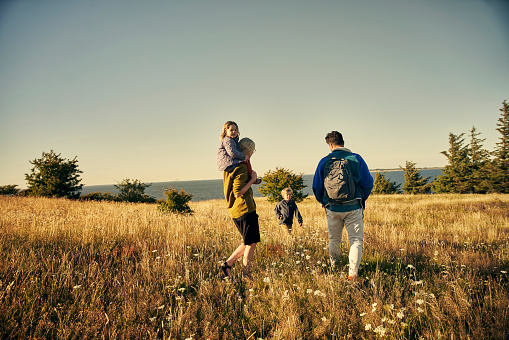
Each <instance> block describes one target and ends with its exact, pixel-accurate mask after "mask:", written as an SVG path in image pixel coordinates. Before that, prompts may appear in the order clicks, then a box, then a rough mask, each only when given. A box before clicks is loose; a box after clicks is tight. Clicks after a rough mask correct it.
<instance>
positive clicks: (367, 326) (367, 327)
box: [364, 323, 371, 331]
mask: <svg viewBox="0 0 509 340" xmlns="http://www.w3.org/2000/svg"><path fill="white" fill-rule="evenodd" d="M364 329H365V330H367V331H369V330H370V329H371V324H370V323H368V324H366V326H364Z"/></svg>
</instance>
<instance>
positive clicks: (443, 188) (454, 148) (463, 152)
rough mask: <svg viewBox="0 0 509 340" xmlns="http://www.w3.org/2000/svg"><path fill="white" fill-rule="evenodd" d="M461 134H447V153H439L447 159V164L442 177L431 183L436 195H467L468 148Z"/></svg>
mask: <svg viewBox="0 0 509 340" xmlns="http://www.w3.org/2000/svg"><path fill="white" fill-rule="evenodd" d="M463 135H464V134H463V133H462V134H460V135H455V134H453V133H449V151H442V152H441V153H442V154H443V155H444V156H445V157H447V159H448V160H449V164H447V165H446V166H445V168H444V170H443V171H442V173H443V174H442V175H440V176H438V178H437V179H436V180H435V181H434V182H433V183H434V189H435V191H436V192H437V193H467V192H469V186H468V183H467V179H468V176H469V158H468V152H469V151H468V148H467V147H466V146H464V142H465V140H464V139H463Z"/></svg>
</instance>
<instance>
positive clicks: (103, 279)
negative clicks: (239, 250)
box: [0, 195, 509, 340]
mask: <svg viewBox="0 0 509 340" xmlns="http://www.w3.org/2000/svg"><path fill="white" fill-rule="evenodd" d="M256 202H257V211H258V214H259V216H260V225H261V233H262V241H261V243H260V244H259V245H258V247H257V249H256V254H255V262H254V266H253V275H252V281H250V282H243V281H242V280H240V279H239V275H240V273H241V261H239V262H238V263H237V264H236V265H235V266H234V267H233V269H232V278H231V279H229V280H225V279H223V277H222V276H221V275H220V274H219V270H218V268H219V265H220V263H222V262H223V261H224V260H225V259H226V258H227V257H228V256H229V255H230V253H231V252H232V251H233V250H234V249H235V248H236V247H237V246H238V244H239V243H240V242H241V238H240V236H239V234H238V232H237V230H236V229H235V227H234V226H233V223H232V222H231V219H230V218H229V215H228V213H227V211H226V209H225V206H224V202H223V201H222V200H212V201H203V202H191V203H190V206H191V208H192V209H193V210H194V211H195V213H194V215H192V216H179V215H169V214H163V213H160V212H158V211H157V206H156V205H149V204H127V203H111V202H93V201H90V202H80V201H71V200H65V199H48V198H30V197H6V196H0V249H1V250H0V252H1V254H0V255H1V258H2V259H1V261H0V338H2V339H102V338H106V339H252V340H255V339H378V338H387V339H504V338H506V337H507V336H509V335H508V334H509V274H508V272H509V196H508V195H482V196H481V195H415V196H411V195H391V196H385V195H381V196H372V197H371V198H370V199H369V200H368V205H367V210H366V211H365V217H366V225H365V229H364V239H365V241H364V255H363V261H362V265H361V269H360V275H361V277H360V279H359V280H358V282H357V283H356V284H352V283H350V282H348V280H346V278H345V277H346V274H347V272H348V269H347V267H346V264H347V250H348V238H347V237H346V232H345V234H344V237H343V240H344V241H345V243H344V247H345V248H344V249H345V252H344V253H343V256H342V261H343V262H342V263H343V264H344V267H343V268H340V269H339V270H338V269H336V270H331V268H330V266H329V262H328V251H327V246H328V236H327V225H326V219H325V215H324V211H323V209H321V208H320V206H319V205H318V204H317V203H316V202H315V201H314V200H312V199H309V198H308V199H306V200H305V201H304V202H302V203H299V204H298V206H299V209H300V212H301V214H302V216H303V218H304V226H303V227H301V228H299V227H298V225H297V226H296V227H295V228H294V234H293V237H289V236H288V235H287V233H286V230H283V229H282V228H281V227H279V226H278V225H277V222H276V219H275V217H274V213H273V208H274V205H273V204H270V203H268V202H266V200H264V199H256Z"/></svg>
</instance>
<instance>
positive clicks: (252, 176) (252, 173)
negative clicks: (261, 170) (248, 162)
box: [251, 170, 258, 181]
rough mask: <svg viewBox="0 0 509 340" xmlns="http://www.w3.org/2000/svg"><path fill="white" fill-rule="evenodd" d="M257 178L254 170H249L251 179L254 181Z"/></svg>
mask: <svg viewBox="0 0 509 340" xmlns="http://www.w3.org/2000/svg"><path fill="white" fill-rule="evenodd" d="M257 178H258V175H257V173H256V171H254V170H253V172H251V179H254V180H255V181H256V179H257Z"/></svg>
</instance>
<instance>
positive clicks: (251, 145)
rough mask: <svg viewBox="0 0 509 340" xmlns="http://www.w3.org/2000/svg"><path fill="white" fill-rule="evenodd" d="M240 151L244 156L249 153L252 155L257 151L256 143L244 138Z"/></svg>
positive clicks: (240, 143) (240, 142) (241, 141)
mask: <svg viewBox="0 0 509 340" xmlns="http://www.w3.org/2000/svg"><path fill="white" fill-rule="evenodd" d="M239 145H240V151H242V153H243V154H244V155H247V154H248V153H252V152H254V151H255V142H253V141H252V140H251V139H250V138H247V137H244V138H242V139H241V140H240V141H239Z"/></svg>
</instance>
